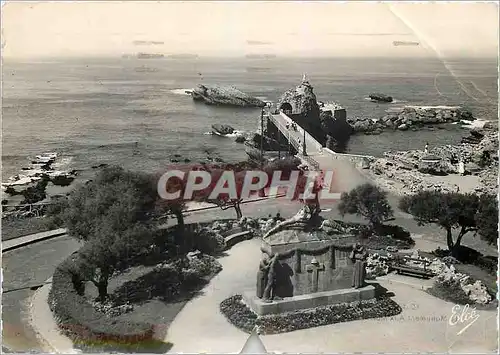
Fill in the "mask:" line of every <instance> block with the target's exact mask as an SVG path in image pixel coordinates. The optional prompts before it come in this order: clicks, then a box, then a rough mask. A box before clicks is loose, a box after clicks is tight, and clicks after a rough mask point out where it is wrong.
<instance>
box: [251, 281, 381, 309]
mask: <svg viewBox="0 0 500 355" xmlns="http://www.w3.org/2000/svg"><path fill="white" fill-rule="evenodd" d="M372 298H375V287H373V286H372V285H368V286H364V287H361V288H357V289H355V288H345V289H338V290H333V291H323V292H314V293H308V294H304V295H297V296H293V297H286V298H284V299H282V300H274V301H271V302H266V301H263V300H262V299H260V298H258V297H257V296H256V294H255V292H247V293H244V294H243V300H244V301H245V303H246V304H247V305H248V306H249V307H250V309H252V310H253V311H254V312H255V313H257V314H258V315H259V316H263V315H267V314H279V313H284V312H293V311H298V310H303V309H307V308H315V307H321V306H329V305H333V304H336V303H350V302H356V301H365V300H370V299H372Z"/></svg>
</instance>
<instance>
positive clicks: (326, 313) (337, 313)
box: [220, 295, 402, 334]
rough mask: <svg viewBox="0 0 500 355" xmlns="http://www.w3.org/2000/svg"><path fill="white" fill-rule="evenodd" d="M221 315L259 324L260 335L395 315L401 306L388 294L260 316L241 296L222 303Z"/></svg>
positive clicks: (248, 325)
mask: <svg viewBox="0 0 500 355" xmlns="http://www.w3.org/2000/svg"><path fill="white" fill-rule="evenodd" d="M220 310H221V312H222V314H224V316H225V317H226V318H227V319H228V320H229V322H231V323H232V324H233V325H234V326H236V327H237V328H239V329H241V330H242V331H244V332H247V333H250V332H251V331H252V330H253V329H254V328H255V327H256V326H257V327H258V329H259V333H260V334H278V333H286V332H291V331H294V330H300V329H307V328H313V327H319V326H322V325H328V324H335V323H341V322H348V321H353V320H360V319H369V318H380V317H390V316H395V315H397V314H399V313H401V312H402V309H401V307H400V306H399V305H398V304H397V303H396V302H394V301H393V300H392V299H390V298H388V297H381V298H377V299H373V300H368V301H361V302H353V303H339V304H335V305H330V306H322V307H317V308H311V309H306V310H301V311H294V312H286V313H282V314H274V315H265V316H257V314H255V313H254V312H253V311H252V310H251V309H250V308H248V306H247V305H246V304H245V303H244V302H243V301H242V296H241V295H235V296H232V297H229V298H227V299H225V300H224V301H222V302H221V304H220Z"/></svg>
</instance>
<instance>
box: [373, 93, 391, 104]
mask: <svg viewBox="0 0 500 355" xmlns="http://www.w3.org/2000/svg"><path fill="white" fill-rule="evenodd" d="M368 97H369V98H370V100H372V101H373V102H392V96H388V95H385V94H379V93H373V94H370V95H368Z"/></svg>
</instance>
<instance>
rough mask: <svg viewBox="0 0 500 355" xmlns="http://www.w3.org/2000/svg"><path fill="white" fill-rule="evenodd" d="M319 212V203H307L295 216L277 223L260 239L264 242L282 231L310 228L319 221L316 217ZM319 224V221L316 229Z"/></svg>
mask: <svg viewBox="0 0 500 355" xmlns="http://www.w3.org/2000/svg"><path fill="white" fill-rule="evenodd" d="M320 212H321V208H320V206H319V202H317V201H315V202H313V203H307V204H305V205H304V206H303V207H302V208H301V209H300V210H299V212H297V213H296V214H295V216H293V217H291V218H288V219H286V220H284V221H282V222H280V223H278V224H277V225H276V226H274V227H273V228H271V229H270V230H268V231H267V232H266V233H265V234H264V236H263V237H262V239H263V240H264V241H265V240H266V238H267V237H269V236H270V235H271V234H274V233H277V232H279V231H282V230H284V229H305V228H306V227H307V226H312V225H313V224H314V223H316V222H318V221H319V219H318V217H319V214H320ZM320 223H321V221H319V223H318V227H319V225H320Z"/></svg>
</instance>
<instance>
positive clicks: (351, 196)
mask: <svg viewBox="0 0 500 355" xmlns="http://www.w3.org/2000/svg"><path fill="white" fill-rule="evenodd" d="M338 209H339V212H340V214H341V215H342V216H344V215H346V214H356V215H359V216H363V217H364V218H366V219H368V221H369V224H370V227H371V228H372V229H373V228H377V227H379V226H380V225H381V224H382V223H383V222H384V221H386V220H387V219H388V218H391V217H392V216H393V211H392V208H391V206H390V205H389V202H388V201H387V192H385V191H383V190H382V189H380V188H379V187H377V186H375V185H372V184H369V183H366V184H363V185H360V186H358V187H356V188H354V189H352V190H351V191H350V192H344V193H342V195H341V197H340V204H339V206H338Z"/></svg>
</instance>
